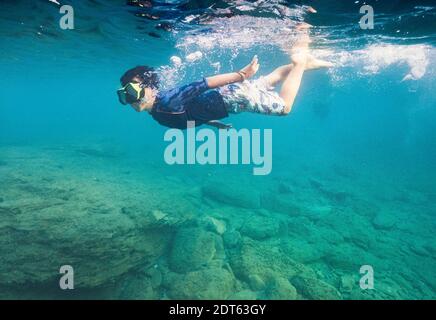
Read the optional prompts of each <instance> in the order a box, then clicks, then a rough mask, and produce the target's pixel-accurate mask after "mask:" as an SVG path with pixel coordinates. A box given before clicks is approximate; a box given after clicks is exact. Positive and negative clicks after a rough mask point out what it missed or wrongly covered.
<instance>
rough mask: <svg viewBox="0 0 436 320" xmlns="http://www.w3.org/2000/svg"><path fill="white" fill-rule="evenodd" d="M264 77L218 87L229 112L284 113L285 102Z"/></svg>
mask: <svg viewBox="0 0 436 320" xmlns="http://www.w3.org/2000/svg"><path fill="white" fill-rule="evenodd" d="M273 89H274V88H272V87H270V86H269V84H268V82H267V81H266V79H265V78H264V77H260V78H259V79H256V80H253V81H250V80H246V81H244V82H242V83H232V84H229V85H227V86H224V87H221V88H220V89H219V91H220V93H221V95H222V97H223V99H224V103H225V105H226V108H227V111H228V112H229V113H240V112H255V113H263V114H269V115H284V114H285V102H284V101H283V99H282V98H281V97H280V96H279V95H278V93H277V92H275V91H274V90H273Z"/></svg>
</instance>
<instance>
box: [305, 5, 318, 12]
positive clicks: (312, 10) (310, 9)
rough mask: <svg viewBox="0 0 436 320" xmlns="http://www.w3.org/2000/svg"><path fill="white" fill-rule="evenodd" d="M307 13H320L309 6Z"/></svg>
mask: <svg viewBox="0 0 436 320" xmlns="http://www.w3.org/2000/svg"><path fill="white" fill-rule="evenodd" d="M307 12H309V13H317V12H318V11H316V10H315V8H314V7H311V6H309V7H307Z"/></svg>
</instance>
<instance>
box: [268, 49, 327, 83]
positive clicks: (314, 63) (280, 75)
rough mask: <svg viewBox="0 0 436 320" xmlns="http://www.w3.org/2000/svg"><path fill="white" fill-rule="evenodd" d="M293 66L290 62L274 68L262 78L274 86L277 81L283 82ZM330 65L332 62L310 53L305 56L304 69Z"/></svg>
mask: <svg viewBox="0 0 436 320" xmlns="http://www.w3.org/2000/svg"><path fill="white" fill-rule="evenodd" d="M293 67H294V64H292V63H290V64H286V65H283V66H281V67H278V68H276V69H275V70H274V71H273V72H271V73H270V74H268V75H267V76H265V77H264V78H265V80H266V81H267V82H268V84H269V86H270V87H275V86H276V85H277V84H278V83H280V82H283V81H284V80H285V79H286V77H287V76H288V74H289V72H291V70H292V68H293ZM330 67H333V63H331V62H328V61H324V60H321V59H316V58H314V57H313V56H311V55H310V54H309V55H308V56H307V63H306V71H308V70H315V69H320V68H330Z"/></svg>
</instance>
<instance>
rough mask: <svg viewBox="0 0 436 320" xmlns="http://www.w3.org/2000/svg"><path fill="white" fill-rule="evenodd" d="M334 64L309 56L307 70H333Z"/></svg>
mask: <svg viewBox="0 0 436 320" xmlns="http://www.w3.org/2000/svg"><path fill="white" fill-rule="evenodd" d="M332 67H334V64H333V63H331V62H328V61H325V60H321V59H317V58H315V57H314V56H312V55H310V54H309V55H307V62H306V70H314V69H320V68H332Z"/></svg>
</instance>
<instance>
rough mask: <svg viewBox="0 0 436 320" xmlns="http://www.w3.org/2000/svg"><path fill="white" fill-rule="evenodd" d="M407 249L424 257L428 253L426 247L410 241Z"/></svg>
mask: <svg viewBox="0 0 436 320" xmlns="http://www.w3.org/2000/svg"><path fill="white" fill-rule="evenodd" d="M409 249H410V250H411V251H412V252H413V253H415V254H417V255H420V256H423V257H426V256H428V255H429V252H428V251H427V249H426V248H425V245H424V244H422V243H410V244H409Z"/></svg>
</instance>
